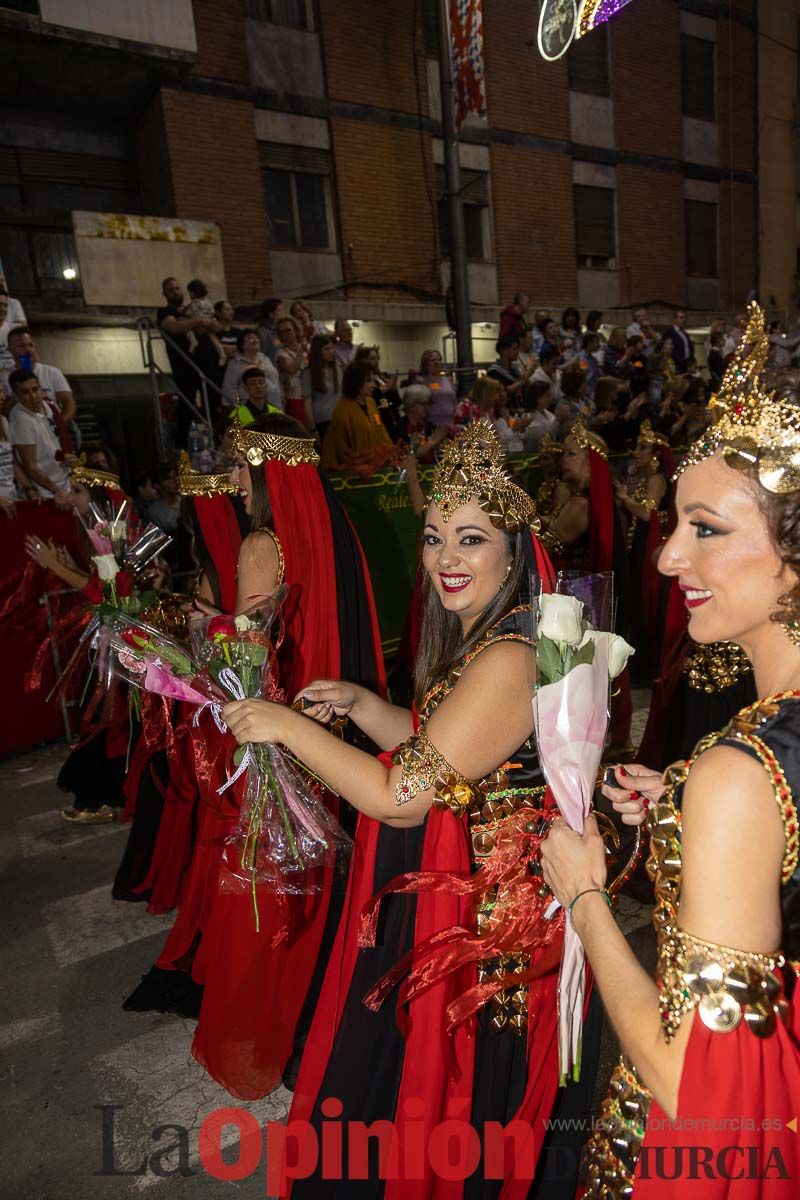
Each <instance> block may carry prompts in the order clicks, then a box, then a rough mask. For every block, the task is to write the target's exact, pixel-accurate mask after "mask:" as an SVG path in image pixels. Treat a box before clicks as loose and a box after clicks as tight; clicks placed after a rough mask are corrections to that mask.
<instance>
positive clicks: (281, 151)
mask: <svg viewBox="0 0 800 1200" xmlns="http://www.w3.org/2000/svg"><path fill="white" fill-rule="evenodd" d="M259 157H260V161H261V177H262V180H263V183H264V203H265V205H266V209H267V221H268V223H269V236H270V242H271V244H272V245H273V246H274V247H276V248H280V247H283V248H284V249H294V250H333V249H334V248H335V239H334V232H333V231H334V222H333V206H332V202H331V186H330V173H331V158H330V154H329V152H328V151H327V150H318V149H316V148H314V147H310V146H281V145H277V144H274V143H271V142H261V143H260V144H259Z"/></svg>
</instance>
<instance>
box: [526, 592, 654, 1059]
mask: <svg viewBox="0 0 800 1200" xmlns="http://www.w3.org/2000/svg"><path fill="white" fill-rule="evenodd" d="M557 586H558V588H559V591H558V592H555V593H552V594H550V595H542V596H540V598H539V601H538V606H537V607H538V621H537V628H536V665H537V668H538V681H537V684H536V691H535V693H534V699H533V710H534V718H535V723H536V741H537V746H538V750H539V759H540V762H541V764H542V770H543V771H544V776H545V779H546V780H547V783H548V785H549V787H550V790H551V791H552V793H553V797H554V799H555V801H556V804H557V805H558V810H559V812H560V813H561V815H562V817H563V818H564V820H565V821H566V822H567V824H568V825H569V826H570V828H572V829H575V830H577V831H578V832H579V833H582V832H583V827H584V824H585V821H586V818H587V816H588V815H589V813H590V811H591V807H592V796H593V794H594V788H595V781H596V779H597V773H598V769H599V767H600V762H601V759H602V756H603V748H604V746H605V741H606V734H607V732H608V722H609V711H608V706H609V685H610V681H611V680H612V679H615V678H616V677H617V676H618V675H619V674H621V672H622V671H623V670H624V669H625V664H626V663H627V661H628V658H629V657H630V655H631V654H632V653H633V647H632V646H629V645H628V643H627V642H626V641H625V639H624V638H621V637H618V636H617V635H616V634H614V633H611V632H609V630H610V627H611V625H612V623H613V581H612V578H611V576H610V575H592V576H583V577H580V578H574V579H563V578H560V579H559V582H558V585H557ZM565 593H569V594H565ZM557 907H558V906H557V905H555V904H554V905H553V907H552V909H551V912H554V911H555V910H556V908H557ZM583 997H584V953H583V946H582V945H581V942H580V939H579V938H578V936H577V934H576V933H575V930H574V929H573V927H572V923H571V921H570V919H569V915H568V916H567V924H566V929H565V932H564V952H563V955H562V959H561V973H560V976H559V994H558V1001H559V1029H558V1048H559V1062H560V1070H561V1079H562V1082H563V1081H564V1080H565V1079H566V1077H567V1075H568V1074H571V1075H572V1077H573V1078H574V1079H578V1078H579V1076H580V1044H581V1029H582V1016H583Z"/></svg>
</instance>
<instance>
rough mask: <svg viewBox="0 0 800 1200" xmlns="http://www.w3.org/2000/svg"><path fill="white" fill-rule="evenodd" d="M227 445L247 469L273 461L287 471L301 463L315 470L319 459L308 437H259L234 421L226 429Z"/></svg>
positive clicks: (253, 430) (312, 442) (261, 434)
mask: <svg viewBox="0 0 800 1200" xmlns="http://www.w3.org/2000/svg"><path fill="white" fill-rule="evenodd" d="M229 433H230V435H231V444H232V446H233V448H234V450H236V451H238V453H239V454H241V455H242V456H243V457H244V458H246V459H247V461H248V462H249V463H250V466H251V467H260V466H261V464H262V463H265V462H271V461H273V460H275V459H277V460H278V461H280V462H283V463H286V465H287V466H289V467H299V466H300V465H301V464H302V463H310V464H311V465H312V466H316V464H317V463H318V462H319V455H318V454H317V451H316V447H315V446H314V439H313V438H311V437H286V436H284V435H283V434H276V433H263V432H262V431H261V430H258V429H253V427H252V425H240V424H239V423H238V422H236V421H234V422H233V423H232V424H231V426H230V429H229Z"/></svg>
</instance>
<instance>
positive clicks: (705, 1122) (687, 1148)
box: [633, 986, 800, 1200]
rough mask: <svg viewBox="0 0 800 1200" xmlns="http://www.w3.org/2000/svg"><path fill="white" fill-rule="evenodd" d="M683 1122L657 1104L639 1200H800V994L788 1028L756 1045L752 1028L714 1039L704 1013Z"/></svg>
mask: <svg viewBox="0 0 800 1200" xmlns="http://www.w3.org/2000/svg"><path fill="white" fill-rule="evenodd" d="M685 1019H687V1020H688V1019H691V1020H692V1022H693V1024H692V1031H691V1035H690V1037H689V1043H688V1045H687V1048H686V1057H685V1059H684V1065H683V1075H682V1076H681V1086H680V1093H679V1098H678V1120H677V1121H676V1122H674V1123H672V1122H670V1121H669V1119H668V1117H667V1116H666V1114H665V1113H664V1111H663V1110H662V1109H661V1108H660V1107H659V1106H658V1104H656V1103H655V1101H654V1102H653V1104H652V1107H651V1109H650V1116H649V1118H648V1122H647V1133H646V1134H645V1138H644V1141H643V1143H642V1150H641V1153H640V1155H639V1161H638V1163H637V1167H636V1175H635V1183H634V1189H633V1191H634V1197H635V1200H673V1197H676V1196H680V1197H684V1196H688V1197H693V1196H697V1197H698V1200H699V1198H700V1197H702V1200H762V1197H763V1198H764V1200H767V1198H768V1200H784V1198H785V1200H789V1198H790V1197H792V1200H794V1198H796V1197H797V1196H798V1194H800V1134H798V1133H796V1132H794V1130H793V1129H791V1128H789V1126H788V1122H790V1121H794V1122H796V1121H797V1118H798V1115H800V1036H799V1035H800V988H798V987H797V986H796V987H795V991H794V996H793V998H792V1000H791V1002H790V1005H789V1013H788V1021H787V1023H786V1024H785V1025H782V1024H779V1025H778V1028H777V1030H776V1032H775V1033H774V1034H773V1035H772V1036H771V1037H766V1038H760V1037H756V1035H755V1034H753V1033H752V1032H751V1031H750V1029H749V1028H748V1027H747V1025H746V1024H745V1022H744V1021H742V1022H741V1024H740V1025H739V1026H738V1027H737V1028H736V1029H735V1030H734V1031H733V1032H732V1033H725V1034H723V1033H712V1031H711V1030H709V1029H707V1028H706V1026H705V1025H704V1024H703V1022H702V1021H701V1020H700V1017H699V1016H698V1015H697V1013H694V1014H693V1016H692V1017H691V1018H685Z"/></svg>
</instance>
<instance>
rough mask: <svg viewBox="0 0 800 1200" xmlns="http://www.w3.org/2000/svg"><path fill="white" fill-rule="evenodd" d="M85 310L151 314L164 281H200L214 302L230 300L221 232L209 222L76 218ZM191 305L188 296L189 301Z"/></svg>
mask: <svg viewBox="0 0 800 1200" xmlns="http://www.w3.org/2000/svg"><path fill="white" fill-rule="evenodd" d="M72 216H73V225H74V229H75V244H76V246H77V250H78V262H79V263H80V270H81V283H82V285H83V294H84V297H85V299H86V303H87V304H93V305H99V306H109V307H125V308H138V307H142V308H149V307H151V306H153V305H154V304H157V303H160V301H159V294H160V293H159V289H160V287H161V280H162V279H164V278H166V276H167V275H174V276H175V278H176V279H178V280H179V281H180V282H181V283H182V284H184V286H185V285H186V283H187V282H188V281H189V280H190V279H196V278H197V279H202V280H203V281H204V283H205V284H206V285H207V287H208V292H209V297H210V298H211V300H212V302H213V301H214V300H219V299H222V298H223V297H224V296H226V295H227V285H226V282H225V268H224V265H223V261H222V244H221V240H220V232H219V226H218V225H215V224H214V223H213V222H207V221H180V220H177V219H170V218H162V217H135V216H134V217H129V216H123V215H121V214H118V213H86V212H82V213H81V212H76V213H73V214H72ZM187 299H188V296H187Z"/></svg>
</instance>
